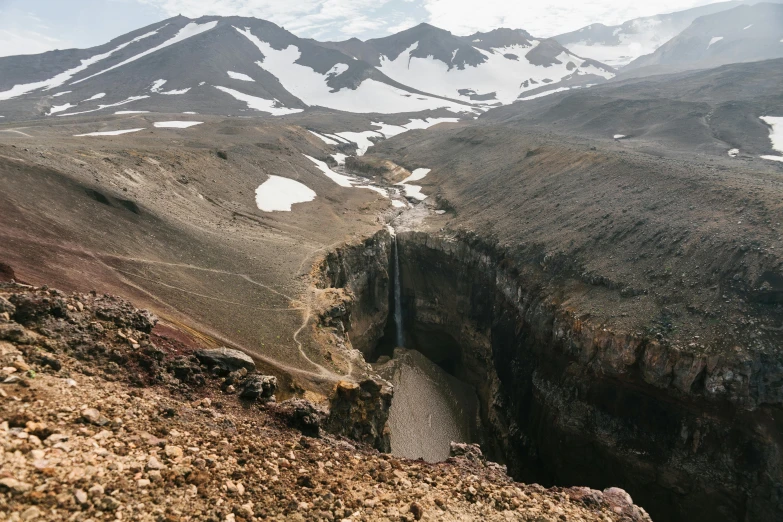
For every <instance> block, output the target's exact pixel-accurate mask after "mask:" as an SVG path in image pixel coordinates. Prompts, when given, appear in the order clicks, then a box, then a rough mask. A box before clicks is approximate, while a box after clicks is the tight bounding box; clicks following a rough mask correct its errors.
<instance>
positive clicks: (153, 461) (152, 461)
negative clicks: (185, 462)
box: [147, 455, 164, 470]
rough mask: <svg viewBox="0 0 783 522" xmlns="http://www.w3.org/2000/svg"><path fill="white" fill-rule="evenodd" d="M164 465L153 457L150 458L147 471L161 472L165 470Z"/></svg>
mask: <svg viewBox="0 0 783 522" xmlns="http://www.w3.org/2000/svg"><path fill="white" fill-rule="evenodd" d="M163 467H164V466H163V464H161V463H160V461H159V460H158V459H157V458H156V457H155V456H154V455H153V456H152V457H150V458H149V460H148V461H147V469H157V470H161V469H163Z"/></svg>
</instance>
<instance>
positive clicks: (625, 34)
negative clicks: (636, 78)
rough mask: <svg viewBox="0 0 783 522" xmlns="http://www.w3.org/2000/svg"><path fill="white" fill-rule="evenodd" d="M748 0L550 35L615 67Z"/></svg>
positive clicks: (625, 63) (576, 50)
mask: <svg viewBox="0 0 783 522" xmlns="http://www.w3.org/2000/svg"><path fill="white" fill-rule="evenodd" d="M773 1H774V0H773ZM748 3H752V2H739V1H733V2H719V3H715V4H709V5H705V6H701V7H695V8H693V9H687V10H685V11H678V12H675V13H668V14H661V15H655V16H647V17H644V18H635V19H633V20H629V21H627V22H625V23H623V24H621V25H613V26H607V25H604V24H600V23H596V24H591V25H588V26H586V27H583V28H581V29H579V30H577V31H573V32H570V33H564V34H561V35H558V36H555V37H554V39H555V40H557V41H558V42H560V43H561V44H562V45H564V46H565V47H567V48H568V49H569V50H570V51H572V52H573V53H575V54H578V55H580V56H589V57H591V58H593V59H595V60H599V61H601V62H603V63H606V64H609V65H611V66H613V67H618V68H619V67H622V66H624V65H627V64H629V63H631V62H632V61H633V60H635V59H636V58H639V57H640V56H643V55H646V54H651V53H653V52H655V50H656V49H658V48H659V47H660V46H662V45H663V44H665V43H666V42H668V41H669V40H671V39H672V38H674V37H675V36H677V35H678V34H680V33H681V32H682V31H684V30H685V29H687V28H688V26H689V25H691V23H693V21H694V20H696V19H697V18H699V17H701V16H707V15H711V14H714V13H719V12H722V11H727V10H729V9H733V8H735V7H738V6H740V5H743V4H748Z"/></svg>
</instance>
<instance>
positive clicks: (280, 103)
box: [0, 16, 614, 121]
mask: <svg viewBox="0 0 783 522" xmlns="http://www.w3.org/2000/svg"><path fill="white" fill-rule="evenodd" d="M613 75H614V70H613V69H612V68H611V67H608V66H605V65H603V64H600V63H598V62H595V61H593V60H589V59H583V58H581V57H578V56H576V55H574V54H572V53H570V52H569V51H568V50H567V49H565V48H564V47H562V46H561V45H559V44H558V43H557V42H555V41H554V40H551V39H549V40H539V39H536V38H534V37H532V36H531V35H529V34H528V33H526V32H525V31H522V30H511V29H498V30H495V31H491V32H488V33H476V34H475V35H471V36H468V37H458V36H454V35H452V34H451V33H449V32H448V31H444V30H442V29H438V28H436V27H433V26H430V25H427V24H422V25H420V26H418V27H415V28H413V29H409V30H407V31H402V32H400V33H398V34H395V35H392V36H389V37H385V38H379V39H374V40H368V41H367V42H361V41H359V40H355V39H354V40H349V41H347V42H341V43H340V42H338V43H324V44H321V43H319V42H316V41H314V40H307V39H302V38H299V37H297V36H295V35H294V34H292V33H290V32H288V31H286V30H285V29H283V28H281V27H279V26H277V25H275V24H273V23H271V22H267V21H264V20H259V19H256V18H243V17H216V16H206V17H202V18H199V19H196V20H191V19H189V18H186V17H182V16H179V17H175V18H172V19H169V20H166V21H164V22H161V23H159V24H155V25H152V26H149V27H147V28H144V29H140V30H138V31H135V32H133V33H130V34H129V35H127V36H125V37H120V38H118V39H116V40H113V41H112V42H109V43H108V44H106V45H104V46H100V47H96V48H94V49H88V50H69V51H52V52H50V53H45V54H43V55H36V56H16V57H7V58H0V111H2V112H3V114H4V116H6V118H7V119H8V120H7V121H13V120H18V119H29V118H35V117H52V116H56V117H60V118H62V117H68V116H77V115H84V114H91V113H101V112H102V111H106V113H108V112H109V111H108V109H110V108H113V107H118V106H121V105H129V104H132V106H129V107H127V110H132V111H134V112H137V113H138V112H170V113H177V112H199V113H202V114H222V115H239V114H243V113H246V114H259V115H264V114H266V115H271V116H285V115H288V114H294V113H298V112H302V111H305V110H308V109H310V108H315V107H319V108H325V109H332V110H338V111H344V112H351V113H364V114H371V113H372V114H411V115H413V114H414V113H421V112H425V111H438V110H439V111H441V114H439V116H443V115H444V114H443V113H444V112H448V113H451V114H452V115H455V116H464V115H469V116H471V117H472V116H476V115H477V114H479V113H480V112H482V111H486V110H488V109H489V108H491V107H493V106H497V105H501V104H508V103H512V102H514V101H516V100H518V99H525V98H528V97H530V96H536V97H537V96H543V95H546V94H548V93H550V92H556V91H557V90H558V89H560V90H562V89H565V88H578V87H584V86H589V85H591V84H595V83H599V82H602V81H605V80H606V79H609V78H611V77H613ZM55 88H59V89H58V91H59V92H53V90H54V89H55ZM96 93H101V94H103V96H100V97H98V96H96ZM55 96H56V97H57V99H56V103H55V99H54V98H55ZM427 117H431V115H427Z"/></svg>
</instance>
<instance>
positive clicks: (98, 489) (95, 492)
mask: <svg viewBox="0 0 783 522" xmlns="http://www.w3.org/2000/svg"><path fill="white" fill-rule="evenodd" d="M103 491H104V490H103V486H101V485H100V484H95V485H94V486H93V487H91V488H90V489H89V490H88V493H89V494H90V496H91V497H101V496H103Z"/></svg>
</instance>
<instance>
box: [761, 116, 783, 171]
mask: <svg viewBox="0 0 783 522" xmlns="http://www.w3.org/2000/svg"><path fill="white" fill-rule="evenodd" d="M761 120H762V121H763V122H764V123H766V124H767V125H769V126H770V127H772V131H771V132H770V134H769V140H770V141H771V142H772V149H773V150H776V151H778V152H781V153H783V117H782V116H762V117H761ZM761 158H762V159H765V160H770V161H781V162H783V156H761Z"/></svg>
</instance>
